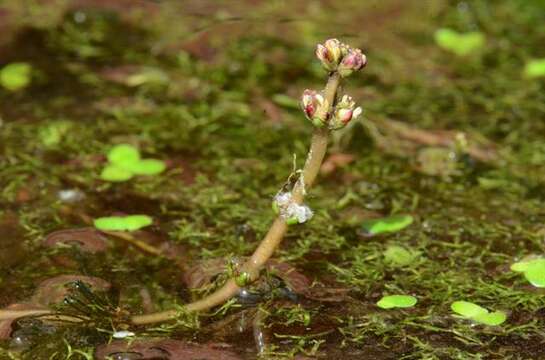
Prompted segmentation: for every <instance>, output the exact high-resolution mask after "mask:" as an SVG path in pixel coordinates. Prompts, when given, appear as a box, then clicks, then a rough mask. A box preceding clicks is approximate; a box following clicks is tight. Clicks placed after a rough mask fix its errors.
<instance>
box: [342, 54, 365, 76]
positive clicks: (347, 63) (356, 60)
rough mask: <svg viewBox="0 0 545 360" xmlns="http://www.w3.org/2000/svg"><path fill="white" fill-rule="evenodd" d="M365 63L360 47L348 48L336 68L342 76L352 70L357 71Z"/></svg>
mask: <svg viewBox="0 0 545 360" xmlns="http://www.w3.org/2000/svg"><path fill="white" fill-rule="evenodd" d="M365 65H367V57H366V56H365V55H364V54H363V53H362V52H361V50H360V49H353V48H350V49H349V50H348V52H347V53H346V55H345V56H344V57H343V59H342V60H341V63H340V64H339V66H338V68H337V70H338V72H339V74H341V76H342V77H346V76H349V75H350V74H352V73H353V72H354V71H359V70H361V69H363V68H364V67H365Z"/></svg>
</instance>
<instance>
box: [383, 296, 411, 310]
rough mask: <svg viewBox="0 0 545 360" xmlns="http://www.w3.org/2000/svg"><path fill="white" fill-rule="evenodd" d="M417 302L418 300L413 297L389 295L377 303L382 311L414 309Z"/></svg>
mask: <svg viewBox="0 0 545 360" xmlns="http://www.w3.org/2000/svg"><path fill="white" fill-rule="evenodd" d="M416 302H417V300H416V298H415V297H414V296H411V295H388V296H383V297H382V299H380V300H379V301H378V302H377V306H378V307H379V308H382V309H391V308H408V307H413V306H414V305H415V304H416Z"/></svg>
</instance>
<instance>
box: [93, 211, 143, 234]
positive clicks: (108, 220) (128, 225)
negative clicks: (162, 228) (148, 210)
mask: <svg viewBox="0 0 545 360" xmlns="http://www.w3.org/2000/svg"><path fill="white" fill-rule="evenodd" d="M152 222H153V220H152V218H151V217H149V216H147V215H129V216H109V217H101V218H98V219H95V221H94V225H95V227H96V228H97V229H99V230H103V231H135V230H138V229H141V228H143V227H145V226H148V225H151V224H152Z"/></svg>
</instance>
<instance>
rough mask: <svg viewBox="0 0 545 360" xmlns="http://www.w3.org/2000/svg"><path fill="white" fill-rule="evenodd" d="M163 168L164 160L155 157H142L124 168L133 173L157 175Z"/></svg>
mask: <svg viewBox="0 0 545 360" xmlns="http://www.w3.org/2000/svg"><path fill="white" fill-rule="evenodd" d="M165 168H166V165H165V162H164V161H161V160H156V159H143V160H140V161H138V162H135V163H131V164H128V165H127V166H126V169H127V170H129V171H132V172H133V173H134V174H135V175H157V174H160V173H162V172H163V171H164V170H165Z"/></svg>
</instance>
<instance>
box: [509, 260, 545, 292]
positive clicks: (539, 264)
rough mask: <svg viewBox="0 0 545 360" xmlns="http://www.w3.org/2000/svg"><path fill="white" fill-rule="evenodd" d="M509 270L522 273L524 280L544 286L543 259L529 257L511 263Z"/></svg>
mask: <svg viewBox="0 0 545 360" xmlns="http://www.w3.org/2000/svg"><path fill="white" fill-rule="evenodd" d="M511 270H513V271H516V272H522V273H524V277H525V278H526V280H528V281H529V282H530V284H532V285H533V286H535V287H545V259H544V258H537V259H529V260H524V261H519V262H516V263H514V264H512V265H511Z"/></svg>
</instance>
